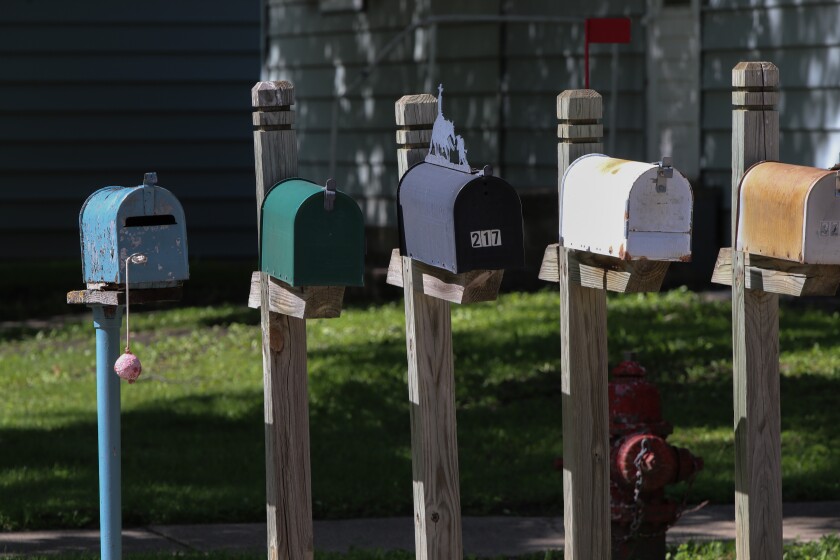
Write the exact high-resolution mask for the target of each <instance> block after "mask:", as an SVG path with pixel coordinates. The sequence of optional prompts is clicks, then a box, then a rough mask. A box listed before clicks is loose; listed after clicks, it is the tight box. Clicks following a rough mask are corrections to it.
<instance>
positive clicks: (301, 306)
mask: <svg viewBox="0 0 840 560" xmlns="http://www.w3.org/2000/svg"><path fill="white" fill-rule="evenodd" d="M269 281H270V283H271V291H270V294H269V298H270V300H271V302H270V305H271V308H270V309H271V312H272V313H281V314H283V315H290V316H292V317H297V318H298V319H334V318H335V317H340V316H341V303H342V301H343V299H344V286H302V287H294V286H290V285H289V284H286V283H285V282H283V281H282V280H278V279H277V278H274V277H272V276H269ZM260 282H261V274H260V272H259V271H255V272H253V273H252V274H251V293H250V295H249V296H248V307H250V308H252V309H259V308H260V307H261V303H262V295H261V294H262V292H261V291H260Z"/></svg>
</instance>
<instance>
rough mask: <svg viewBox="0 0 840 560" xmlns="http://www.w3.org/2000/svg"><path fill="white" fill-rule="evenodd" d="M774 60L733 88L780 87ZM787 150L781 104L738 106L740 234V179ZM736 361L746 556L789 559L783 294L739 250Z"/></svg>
mask: <svg viewBox="0 0 840 560" xmlns="http://www.w3.org/2000/svg"><path fill="white" fill-rule="evenodd" d="M778 83H779V72H778V69H777V68H776V67H775V66H774V65H773V64H771V63H769V62H741V63H739V64H738V65H736V66H735V68H734V69H733V70H732V86H733V88H755V89H764V90H769V91H773V90H776V89H778ZM778 157H779V114H778V112H777V111H776V110H775V108H774V107H773V106H759V107H755V106H735V107H733V110H732V208H733V212H732V236H733V239H734V237H735V235H736V232H737V216H738V202H739V198H738V184H739V182H740V179H741V176H742V175H743V173H744V171H745V170H746V168H747V167H749V166H750V165H752V164H753V163H755V162H757V161H761V160H768V159H769V160H777V159H778ZM732 338H733V341H732V363H733V386H734V391H733V392H734V408H735V415H734V416H735V418H734V428H735V524H736V539H735V543H736V551H737V555H738V558H739V560H757V559H761V560H781V558H782V451H781V405H780V402H779V296H778V295H776V294H771V293H768V292H764V291H761V290H753V289H746V255H745V254H744V253H742V252H740V251H733V252H732Z"/></svg>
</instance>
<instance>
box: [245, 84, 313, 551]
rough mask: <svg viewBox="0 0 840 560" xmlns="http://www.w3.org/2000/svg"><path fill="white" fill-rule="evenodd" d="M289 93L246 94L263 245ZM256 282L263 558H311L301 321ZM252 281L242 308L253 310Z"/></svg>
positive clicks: (291, 171)
mask: <svg viewBox="0 0 840 560" xmlns="http://www.w3.org/2000/svg"><path fill="white" fill-rule="evenodd" d="M294 103H295V90H294V87H293V86H292V84H290V83H289V82H259V83H258V84H257V85H255V86H254V88H253V89H252V90H251V104H252V106H253V107H254V114H253V123H254V163H255V166H256V175H257V223H258V224H259V228H260V229H259V234H260V239H262V223H261V222H262V204H263V200H264V199H265V195H266V193H267V191H268V190H269V189H271V187H272V186H273V185H274V184H275V183H277V182H279V181H281V180H283V179H286V178H289V177H295V176H296V175H297V168H298V161H297V160H298V154H297V138H296V137H295V131H294V130H293V129H292V124H293V123H294V112H293V111H292V110H291V106H292V105H294ZM257 274H258V275H259V279H260V281H259V300H258V303H259V307H260V312H261V316H262V321H261V326H262V349H263V398H264V400H265V409H264V419H265V493H266V497H265V500H266V501H265V507H266V515H267V529H268V558H269V559H270V560H298V559H307V560H311V559H312V558H314V554H315V551H314V545H313V542H312V495H311V484H310V471H309V393H308V380H307V371H306V321H305V320H304V319H302V318H299V317H294V316H292V315H287V314H283V313H279V312H276V311H273V310H272V307H271V288H272V284H273V283H272V282H271V279H270V277H269V275H268V274H262V273H257ZM254 295H255V294H254V289H253V278H252V288H251V297H250V298H249V305H251V306H252V307H253V306H254V304H255V303H257V302H256V301H254V300H255V299H256V298H254Z"/></svg>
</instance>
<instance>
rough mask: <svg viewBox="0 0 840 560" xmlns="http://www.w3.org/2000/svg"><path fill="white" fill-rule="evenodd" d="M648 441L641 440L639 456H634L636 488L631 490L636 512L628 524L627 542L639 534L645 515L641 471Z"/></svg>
mask: <svg viewBox="0 0 840 560" xmlns="http://www.w3.org/2000/svg"><path fill="white" fill-rule="evenodd" d="M648 445H649V440H648V439H647V438H645V439H643V440H642V448H641V450H639V454H638V455H636V458H635V459H634V460H633V464H634V465H635V466H636V487H635V488H634V489H633V501H634V502H635V505H636V508H635V509H636V511H634V512H633V522H632V523H631V524H630V534H629V535H627V539H628V540H632V539H635V538H636V537H637V536H638V534H639V528H640V527H641V526H642V518H643V517H644V513H645V511H644V510H645V503H644V501H643V500H642V498H641V495H642V486H643V485H644V472H643V471H642V460H643V459H644V457H645V455H647V454H648V452H649V451H650V449H649V448H648Z"/></svg>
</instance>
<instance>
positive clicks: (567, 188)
mask: <svg viewBox="0 0 840 560" xmlns="http://www.w3.org/2000/svg"><path fill="white" fill-rule="evenodd" d="M561 197H562V201H561V215H560V244H561V245H563V246H564V247H567V248H569V249H577V250H581V251H588V252H591V253H597V254H602V255H610V256H613V257H618V258H620V259H624V260H628V261H630V260H643V259H649V260H657V261H689V260H691V214H692V205H693V197H692V193H691V185H689V183H688V181H687V180H686V178H685V177H684V176H683V175H682V173H680V172H679V171H677V170H676V169H674V168H673V167H672V166H671V162H670V158H663V161H662V162H659V163H644V162H640V161H629V160H624V159H616V158H611V157H608V156H605V155H603V154H589V155H585V156H583V157H580V158H578V159H577V160H575V161H574V162H573V163H572V164H571V165H570V166H569V167H568V168H567V169H566V172H565V173H564V174H563V179H562V187H561Z"/></svg>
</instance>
